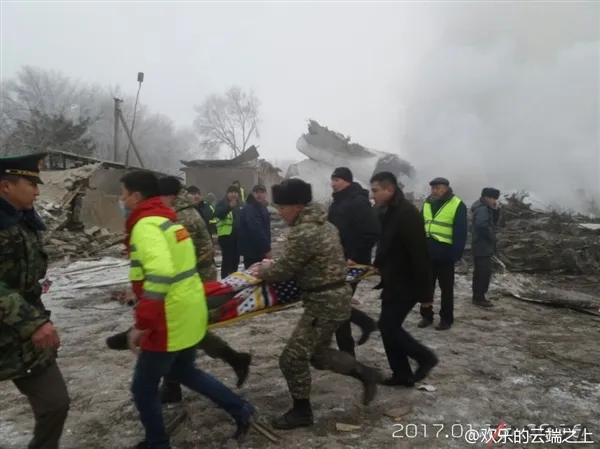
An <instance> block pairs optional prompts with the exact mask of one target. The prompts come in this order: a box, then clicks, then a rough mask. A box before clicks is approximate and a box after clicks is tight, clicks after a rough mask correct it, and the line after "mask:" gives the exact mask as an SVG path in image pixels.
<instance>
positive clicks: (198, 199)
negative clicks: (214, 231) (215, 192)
mask: <svg viewBox="0 0 600 449" xmlns="http://www.w3.org/2000/svg"><path fill="white" fill-rule="evenodd" d="M187 193H188V194H189V196H190V198H191V199H192V201H193V203H194V205H195V206H196V210H197V211H198V213H199V214H200V216H201V217H202V219H203V220H204V223H206V226H209V224H210V222H211V220H212V219H213V214H214V212H215V210H214V208H213V207H211V205H210V204H209V203H208V202H207V201H205V200H204V198H203V197H202V193H201V192H200V189H199V188H198V187H196V186H190V187H188V188H187Z"/></svg>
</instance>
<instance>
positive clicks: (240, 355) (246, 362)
mask: <svg viewBox="0 0 600 449" xmlns="http://www.w3.org/2000/svg"><path fill="white" fill-rule="evenodd" d="M250 362H252V355H251V354H248V353H247V352H236V353H235V354H234V355H233V356H232V357H230V360H228V363H229V364H230V365H231V367H232V368H233V371H235V375H236V376H237V379H238V380H237V387H238V388H241V387H242V385H244V382H246V379H247V378H248V374H249V373H250Z"/></svg>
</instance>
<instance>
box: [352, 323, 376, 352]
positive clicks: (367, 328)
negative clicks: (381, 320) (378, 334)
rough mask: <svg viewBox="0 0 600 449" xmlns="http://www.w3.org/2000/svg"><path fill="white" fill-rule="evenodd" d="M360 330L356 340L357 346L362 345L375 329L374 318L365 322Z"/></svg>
mask: <svg viewBox="0 0 600 449" xmlns="http://www.w3.org/2000/svg"><path fill="white" fill-rule="evenodd" d="M360 330H361V331H362V335H361V336H360V338H359V339H358V341H357V342H356V345H357V346H362V345H364V344H365V343H366V342H367V340H368V339H369V337H370V336H371V334H372V333H373V332H375V331H376V330H377V322H376V321H375V320H371V321H370V322H369V323H368V324H367V323H365V325H364V326H363V327H361V329H360Z"/></svg>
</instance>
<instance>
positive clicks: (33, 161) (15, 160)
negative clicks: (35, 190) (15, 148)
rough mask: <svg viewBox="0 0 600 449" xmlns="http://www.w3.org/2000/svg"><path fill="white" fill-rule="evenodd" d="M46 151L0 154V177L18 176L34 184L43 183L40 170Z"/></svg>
mask: <svg viewBox="0 0 600 449" xmlns="http://www.w3.org/2000/svg"><path fill="white" fill-rule="evenodd" d="M47 155H48V153H34V154H26V155H21V156H0V178H2V177H4V176H7V175H11V176H20V177H22V178H25V179H27V180H28V181H31V182H33V183H35V184H43V182H42V180H41V178H40V171H41V169H42V168H43V167H44V159H45V158H46V156H47Z"/></svg>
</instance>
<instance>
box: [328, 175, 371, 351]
mask: <svg viewBox="0 0 600 449" xmlns="http://www.w3.org/2000/svg"><path fill="white" fill-rule="evenodd" d="M331 188H332V189H333V195H332V196H333V203H332V204H331V206H330V207H329V214H328V220H329V222H330V223H332V224H333V225H335V227H336V228H337V229H338V231H339V233H340V239H341V241H342V247H343V248H344V257H345V258H346V260H347V261H348V265H355V264H359V265H371V253H372V252H373V247H374V246H375V244H376V243H377V240H378V239H379V222H378V221H377V217H376V215H375V213H374V212H373V209H372V207H371V202H370V201H369V192H368V191H367V190H365V189H363V188H362V187H361V186H360V185H359V184H358V183H356V182H353V175H352V172H351V171H350V169H349V168H347V167H338V168H336V169H335V170H334V171H333V173H332V174H331ZM356 287H357V284H356V283H355V284H352V294H354V292H355V291H356ZM351 321H352V322H353V323H356V324H357V325H358V326H359V327H361V328H362V331H363V332H372V331H373V330H375V327H376V326H375V322H374V321H373V320H372V319H371V318H370V317H369V316H368V315H367V314H365V313H364V312H362V311H360V310H358V309H356V308H352V317H351V319H350V320H349V321H347V322H346V323H344V324H343V325H342V326H341V327H340V328H339V329H338V330H337V332H336V333H335V339H336V341H337V344H338V347H339V348H340V351H344V352H347V353H348V354H350V355H352V356H353V357H354V356H355V352H354V339H353V338H352V329H351V325H350V322H351Z"/></svg>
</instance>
